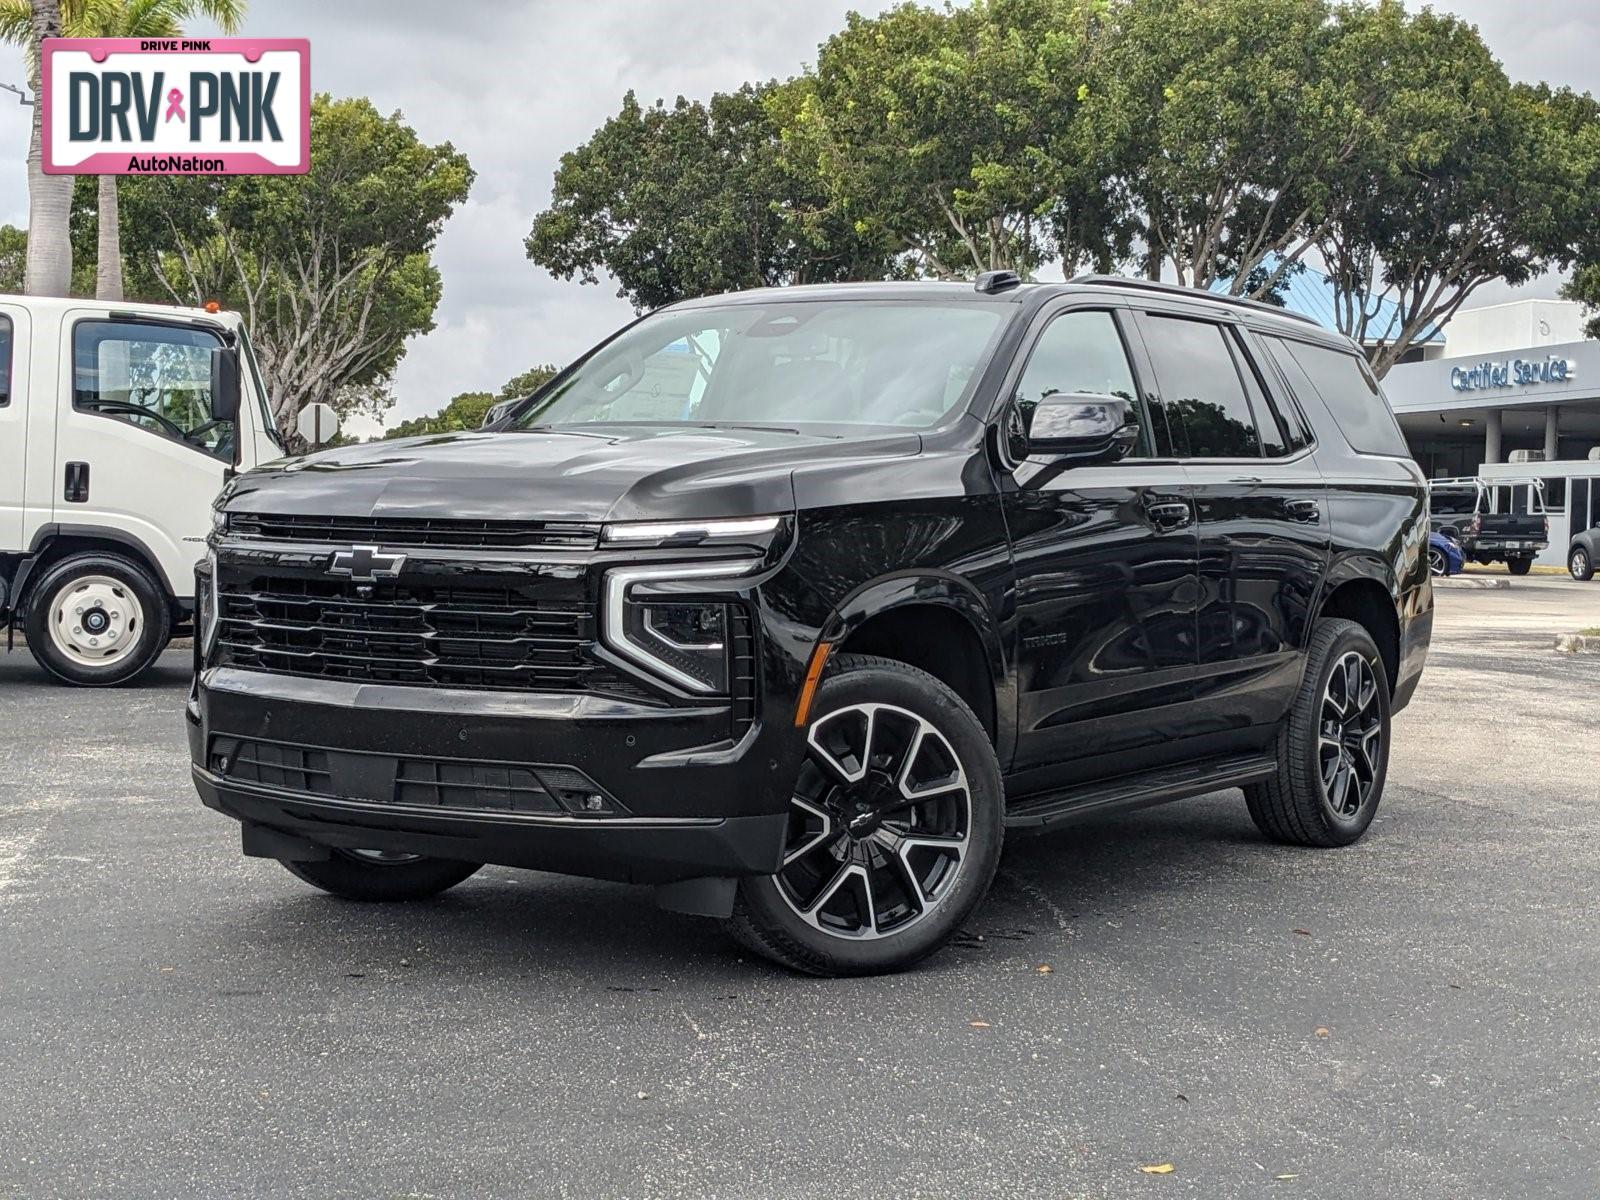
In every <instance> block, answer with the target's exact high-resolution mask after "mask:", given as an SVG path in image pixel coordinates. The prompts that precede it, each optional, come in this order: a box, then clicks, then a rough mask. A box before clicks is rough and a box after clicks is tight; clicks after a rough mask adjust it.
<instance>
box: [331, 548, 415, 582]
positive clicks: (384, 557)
mask: <svg viewBox="0 0 1600 1200" xmlns="http://www.w3.org/2000/svg"><path fill="white" fill-rule="evenodd" d="M405 562H406V556H405V555H404V554H385V553H384V552H383V551H382V550H379V549H378V548H377V547H376V546H351V547H350V549H348V550H335V551H334V552H333V554H332V555H331V556H330V557H329V559H328V574H329V575H348V576H350V578H351V579H377V578H378V577H379V576H380V575H398V574H400V568H401V567H403V566H405Z"/></svg>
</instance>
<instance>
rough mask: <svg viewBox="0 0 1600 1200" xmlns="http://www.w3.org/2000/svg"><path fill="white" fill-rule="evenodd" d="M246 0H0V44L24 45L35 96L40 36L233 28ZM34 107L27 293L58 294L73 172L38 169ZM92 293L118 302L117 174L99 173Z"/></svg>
mask: <svg viewBox="0 0 1600 1200" xmlns="http://www.w3.org/2000/svg"><path fill="white" fill-rule="evenodd" d="M246 3H247V0H0V41H7V42H10V43H12V44H13V45H19V46H26V47H27V48H28V69H29V74H30V78H31V79H32V80H33V87H34V93H35V95H36V96H37V93H38V90H39V43H40V42H41V41H43V40H44V39H45V38H46V37H57V36H60V37H126V38H175V37H180V36H182V34H183V23H184V22H185V21H188V20H191V19H193V18H195V17H197V16H200V17H206V18H208V19H210V20H211V21H214V22H215V23H216V24H217V26H218V27H219V28H220V29H221V30H222V31H223V32H224V33H234V32H236V31H237V30H238V28H239V23H240V21H241V20H243V18H244V10H245V4H246ZM41 158H42V142H41V137H40V131H39V105H38V104H37V103H35V104H34V106H33V139H32V142H31V143H30V145H29V148H28V282H27V289H28V292H29V293H30V294H32V295H54V296H63V295H65V294H66V293H67V290H68V287H69V285H70V283H71V280H72V241H71V238H70V235H69V233H68V219H69V217H70V216H71V212H72V176H70V175H46V174H45V173H44V171H43V169H42V167H41V166H40V163H41ZM97 207H98V209H99V227H98V238H97V242H96V254H97V256H98V257H97V261H96V263H95V285H94V294H95V297H96V298H97V299H100V300H121V299H122V241H121V231H120V229H119V226H118V213H117V177H116V176H115V175H102V176H100V190H99V195H98V197H97Z"/></svg>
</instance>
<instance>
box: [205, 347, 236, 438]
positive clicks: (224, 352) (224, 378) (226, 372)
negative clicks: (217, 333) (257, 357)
mask: <svg viewBox="0 0 1600 1200" xmlns="http://www.w3.org/2000/svg"><path fill="white" fill-rule="evenodd" d="M211 419H212V420H213V421H237V420H238V419H239V352H238V351H237V350H232V349H230V348H228V347H226V346H218V347H217V348H216V349H215V350H213V351H212V352H211Z"/></svg>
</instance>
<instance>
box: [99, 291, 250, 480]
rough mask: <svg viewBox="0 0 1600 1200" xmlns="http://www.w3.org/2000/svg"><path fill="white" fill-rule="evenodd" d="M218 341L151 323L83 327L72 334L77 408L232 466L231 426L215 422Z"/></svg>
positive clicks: (201, 331)
mask: <svg viewBox="0 0 1600 1200" xmlns="http://www.w3.org/2000/svg"><path fill="white" fill-rule="evenodd" d="M220 345H222V342H221V340H220V339H219V338H218V337H217V335H216V334H214V333H212V332H210V331H209V330H205V329H196V328H193V327H190V326H182V325H163V324H159V323H156V322H145V321H79V322H78V323H77V325H76V326H74V327H73V330H72V365H73V373H72V403H73V407H75V408H77V409H79V410H80V411H82V412H92V413H97V414H99V415H101V416H106V417H111V418H112V419H114V420H118V421H126V422H128V423H129V424H130V425H135V426H137V427H138V428H140V429H146V430H149V431H150V432H151V433H155V434H159V435H160V436H162V437H167V438H171V439H173V440H174V441H180V442H183V443H184V444H185V445H188V446H193V447H194V448H195V449H196V450H201V451H204V452H205V453H207V454H212V455H215V456H216V457H218V458H228V459H231V458H232V456H233V423H232V422H231V421H228V422H214V421H212V419H211V352H212V351H213V350H215V349H217V347H219V346H220Z"/></svg>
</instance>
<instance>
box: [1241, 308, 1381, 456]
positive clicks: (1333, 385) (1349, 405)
mask: <svg viewBox="0 0 1600 1200" xmlns="http://www.w3.org/2000/svg"><path fill="white" fill-rule="evenodd" d="M1265 340H1266V341H1267V342H1268V344H1272V343H1274V342H1276V343H1277V345H1276V346H1274V352H1275V353H1278V354H1280V355H1287V356H1288V357H1291V358H1292V359H1293V360H1294V362H1296V363H1298V364H1299V366H1300V368H1301V370H1303V371H1304V372H1305V374H1306V376H1307V377H1308V378H1309V379H1310V381H1311V386H1312V387H1314V388H1315V389H1316V391H1317V395H1319V396H1321V397H1322V402H1323V403H1324V404H1326V405H1327V406H1328V411H1329V412H1331V413H1332V414H1333V418H1334V420H1336V421H1338V422H1339V428H1340V429H1342V430H1343V431H1344V436H1345V440H1346V441H1347V442H1349V443H1350V445H1351V447H1352V448H1353V449H1355V450H1358V451H1360V452H1361V453H1362V454H1392V455H1394V456H1396V457H1398V458H1410V457H1411V451H1410V449H1408V448H1407V446H1406V439H1405V438H1404V437H1403V436H1402V435H1401V433H1400V426H1399V424H1398V422H1396V421H1395V419H1394V413H1393V412H1392V411H1391V410H1390V408H1389V402H1388V401H1387V400H1385V399H1384V398H1383V393H1382V392H1381V391H1380V390H1379V389H1378V381H1377V380H1376V379H1374V378H1373V377H1372V372H1371V371H1370V370H1368V369H1367V364H1366V362H1365V361H1364V360H1363V359H1362V358H1361V357H1360V356H1359V355H1356V354H1347V353H1345V352H1344V351H1342V350H1330V349H1328V348H1327V347H1325V346H1312V345H1309V344H1307V343H1305V342H1283V341H1279V340H1278V339H1275V338H1267V339H1265ZM1291 377H1292V373H1291Z"/></svg>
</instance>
